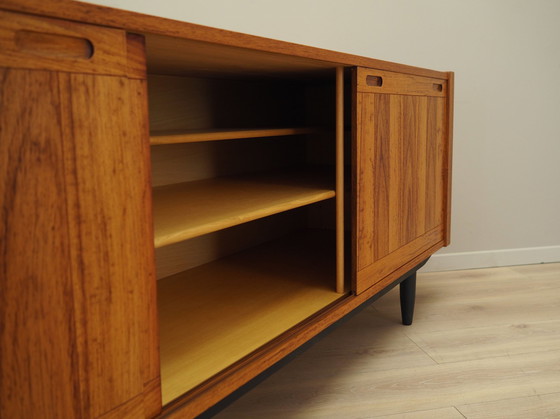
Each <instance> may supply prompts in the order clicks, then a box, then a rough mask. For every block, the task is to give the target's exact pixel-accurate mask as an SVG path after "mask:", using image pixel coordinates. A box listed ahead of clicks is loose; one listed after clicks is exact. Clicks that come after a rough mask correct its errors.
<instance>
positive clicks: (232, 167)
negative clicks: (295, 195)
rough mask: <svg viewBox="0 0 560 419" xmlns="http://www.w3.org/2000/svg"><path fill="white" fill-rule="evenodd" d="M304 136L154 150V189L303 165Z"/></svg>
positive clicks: (207, 143) (198, 144) (197, 144)
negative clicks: (155, 187)
mask: <svg viewBox="0 0 560 419" xmlns="http://www.w3.org/2000/svg"><path fill="white" fill-rule="evenodd" d="M305 142H306V139H305V137H303V136H295V137H274V138H266V139H249V140H243V139H242V140H227V141H211V142H201V143H188V144H173V145H165V146H153V147H152V148H151V149H152V151H151V153H152V183H153V186H161V185H168V184H172V183H180V182H189V181H194V180H201V179H209V178H214V177H218V176H227V175H236V174H241V173H248V172H256V171H262V170H274V169H277V168H280V167H285V166H294V165H299V164H301V163H303V161H304V159H305V151H304V146H305Z"/></svg>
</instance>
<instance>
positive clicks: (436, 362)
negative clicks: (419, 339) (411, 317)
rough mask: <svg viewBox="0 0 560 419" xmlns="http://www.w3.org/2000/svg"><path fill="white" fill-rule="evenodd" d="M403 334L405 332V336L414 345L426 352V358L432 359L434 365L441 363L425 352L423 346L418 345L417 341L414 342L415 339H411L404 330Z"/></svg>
mask: <svg viewBox="0 0 560 419" xmlns="http://www.w3.org/2000/svg"><path fill="white" fill-rule="evenodd" d="M404 334H405V336H406V337H407V338H408V339H409V340H410V341H411V342H412V343H414V345H416V347H417V348H418V349H420V350H421V351H422V352H423V353H424V354H426V356H427V357H428V358H430V359H431V360H432V361H434V362H435V364H436V365H441V363H440V362H438V361H436V360H435V359H434V358H433V357H432V356H431V355H430V354H429V353H428V352H426V351H425V350H424V348H422V347H421V346H420V345H418V343H416V341H415V340H414V339H412V338H411V337H410V336H408V334H407V333H406V332H405V333H404Z"/></svg>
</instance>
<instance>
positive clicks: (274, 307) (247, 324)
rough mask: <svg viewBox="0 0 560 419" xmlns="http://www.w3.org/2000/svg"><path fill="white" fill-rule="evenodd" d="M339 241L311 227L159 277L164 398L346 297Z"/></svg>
mask: <svg viewBox="0 0 560 419" xmlns="http://www.w3.org/2000/svg"><path fill="white" fill-rule="evenodd" d="M335 249H336V246H335V232H334V231H329V230H306V231H303V232H300V233H298V234H296V235H290V236H288V237H285V238H283V239H280V240H276V241H273V242H269V243H267V244H265V245H261V246H258V247H256V248H253V249H250V250H247V251H244V252H240V253H237V254H235V255H233V256H229V257H227V258H223V259H220V260H217V261H214V262H211V263H208V264H205V265H202V266H199V267H197V268H194V269H191V270H188V271H185V272H183V273H179V274H176V275H173V276H170V277H167V278H164V279H161V280H159V281H158V307H159V321H160V339H161V341H160V342H161V343H160V348H161V349H160V350H161V377H162V393H163V403H164V404H166V403H168V402H170V401H171V400H173V399H175V398H176V397H178V396H180V395H182V394H183V393H185V392H186V391H188V390H190V389H192V388H193V387H195V386H196V385H198V384H200V383H202V382H203V381H205V380H206V379H208V378H210V377H211V376H213V375H214V374H216V373H218V372H220V371H221V370H223V369H225V368H227V367H228V366H230V365H232V364H233V363H234V362H236V361H238V360H240V359H241V358H243V357H244V356H246V355H248V354H250V353H251V352H252V351H254V350H256V349H257V348H259V347H260V346H262V345H264V344H265V343H267V342H269V341H270V340H272V339H274V338H275V337H277V336H279V335H280V334H282V333H283V332H285V331H287V330H288V329H290V328H291V327H293V326H295V325H297V324H298V323H300V322H301V321H303V320H305V319H306V318H308V317H309V316H311V315H313V314H314V313H316V312H318V311H319V310H321V309H323V308H325V307H326V306H328V305H329V304H331V303H333V302H335V301H336V300H338V299H340V298H344V297H343V296H341V294H338V293H336V292H335V289H334V286H333V284H334V279H335V276H336V266H335V265H336V264H335V251H336V250H335Z"/></svg>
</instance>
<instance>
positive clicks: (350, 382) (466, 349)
mask: <svg viewBox="0 0 560 419" xmlns="http://www.w3.org/2000/svg"><path fill="white" fill-rule="evenodd" d="M416 304H417V305H416V313H415V319H414V324H413V325H412V326H409V327H406V326H401V325H399V304H398V291H397V290H393V291H392V292H391V293H389V294H388V295H386V296H385V297H383V298H382V299H380V300H379V301H377V302H375V303H374V304H373V305H371V306H369V307H368V308H367V309H365V310H364V311H362V312H360V313H359V314H357V315H356V316H354V317H353V318H351V319H350V320H349V321H347V322H346V323H344V324H343V325H341V326H340V327H338V328H336V329H335V330H334V331H332V332H331V333H330V334H329V335H328V336H326V337H324V338H323V339H321V340H319V341H318V342H316V343H315V344H314V345H313V346H311V347H310V348H309V349H308V350H307V351H305V352H304V353H302V354H301V355H300V356H298V357H297V358H295V359H294V360H292V361H291V362H290V363H288V364H287V365H285V366H284V367H282V368H281V369H280V370H278V371H277V372H276V373H274V374H273V375H271V376H270V377H269V378H267V379H266V380H265V381H264V382H262V383H261V384H259V385H258V386H256V387H255V388H254V389H252V390H251V391H250V392H248V393H246V394H245V395H244V396H243V397H241V398H240V399H238V400H237V401H235V402H234V403H233V404H231V405H230V406H229V407H227V408H226V409H225V410H223V411H222V412H220V413H219V414H218V415H217V416H216V418H218V419H228V418H243V419H247V418H267V419H270V418H282V419H289V418H298V419H302V418H333V419H334V418H336V419H338V418H344V419H348V418H374V417H375V418H377V417H383V418H407V419H410V418H414V419H416V418H430V419H431V418H464V417H466V418H508V419H509V418H523V419H530V418H539V419H541V418H560V263H555V264H544V265H528V266H515V267H504V268H494V269H477V270H466V271H453V272H439V273H426V274H419V276H418V289H417V303H416Z"/></svg>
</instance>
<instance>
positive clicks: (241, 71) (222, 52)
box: [0, 0, 448, 79]
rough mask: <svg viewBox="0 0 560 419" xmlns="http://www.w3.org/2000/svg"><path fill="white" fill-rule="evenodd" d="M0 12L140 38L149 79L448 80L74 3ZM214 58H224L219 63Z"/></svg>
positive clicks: (5, 0)
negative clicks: (366, 75) (350, 72)
mask: <svg viewBox="0 0 560 419" xmlns="http://www.w3.org/2000/svg"><path fill="white" fill-rule="evenodd" d="M0 9H4V10H11V11H17V12H23V13H32V14H37V15H42V16H46V17H53V18H59V19H66V20H72V21H78V22H83V23H89V24H95V25H103V26H107V27H113V28H118V29H123V30H126V31H128V32H133V33H141V34H143V35H145V36H146V44H147V58H148V70H149V71H151V72H153V73H165V74H177V75H181V74H184V71H183V69H185V68H189V71H190V74H191V75H197V73H200V74H208V72H209V69H211V70H212V71H217V72H219V73H231V74H238V75H246V76H254V75H256V74H257V73H258V74H264V75H273V76H274V75H278V74H282V75H284V74H290V73H293V74H297V75H305V74H320V73H327V74H329V73H330V71H329V70H331V69H333V68H335V67H338V66H361V67H369V68H376V69H380V70H387V71H396V72H401V73H407V74H415V75H422V76H427V77H434V78H440V79H448V73H446V72H440V71H434V70H429V69H423V68H418V67H413V66H408V65H403V64H396V63H391V62H387V61H382V60H376V59H372V58H367V57H361V56H357V55H352V54H346V53H341V52H335V51H329V50H325V49H321V48H315V47H309V46H304V45H299V44H293V43H289V42H284V41H277V40H272V39H267V38H262V37H258V36H253V35H246V34H242V33H238V32H231V31H227V30H222V29H215V28H210V27H206V26H201V25H196V24H192V23H186V22H180V21H176V20H171V19H165V18H160V17H155V16H149V15H143V14H139V13H136V12H130V11H125V10H120V9H113V8H109V7H105V6H99V5H94V4H88V3H81V2H77V1H69V0H0ZM182 52H184V54H182ZM193 52H194V55H193ZM177 57H179V58H177ZM189 57H194V58H189ZM217 57H225V58H224V59H221V60H217ZM232 57H235V59H234V60H233V59H232Z"/></svg>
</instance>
